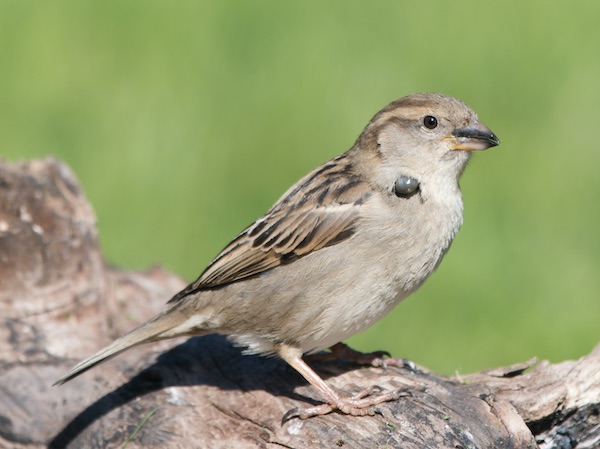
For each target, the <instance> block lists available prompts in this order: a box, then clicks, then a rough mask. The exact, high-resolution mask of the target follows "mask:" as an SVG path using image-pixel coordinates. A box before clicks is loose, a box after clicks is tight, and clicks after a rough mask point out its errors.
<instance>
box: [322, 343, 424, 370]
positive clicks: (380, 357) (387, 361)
mask: <svg viewBox="0 0 600 449" xmlns="http://www.w3.org/2000/svg"><path fill="white" fill-rule="evenodd" d="M329 350H330V352H328V353H323V354H315V355H314V356H310V357H317V360H327V361H329V360H338V359H344V360H348V361H350V362H354V363H356V364H359V365H371V366H374V367H377V368H386V367H388V366H396V367H399V368H406V369H409V370H411V371H416V369H417V367H416V366H415V364H414V363H413V362H412V361H410V360H407V359H396V358H392V357H390V353H389V352H386V351H375V352H367V353H365V352H360V351H357V350H355V349H352V348H351V347H350V346H348V345H347V344H345V343H337V344H335V345H333V346H332V347H331V348H329Z"/></svg>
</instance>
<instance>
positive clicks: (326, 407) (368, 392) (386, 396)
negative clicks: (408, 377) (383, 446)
mask: <svg viewBox="0 0 600 449" xmlns="http://www.w3.org/2000/svg"><path fill="white" fill-rule="evenodd" d="M409 395H410V393H409V392H408V391H407V390H405V389H398V390H393V391H382V390H381V388H379V387H377V386H373V387H369V388H365V389H364V390H362V391H359V392H358V393H356V394H354V395H353V396H351V397H350V398H345V399H344V398H341V397H335V398H330V401H329V402H328V403H325V404H321V405H316V406H314V407H306V408H294V409H292V410H290V411H288V412H287V413H286V414H285V415H284V416H283V418H282V423H285V422H287V421H288V420H290V419H292V418H300V419H308V418H312V417H313V416H320V415H326V414H328V413H331V412H333V411H338V412H340V413H343V414H345V415H350V416H373V415H375V414H379V415H381V414H382V412H381V410H379V409H378V408H377V407H375V406H376V405H378V404H381V403H382V402H388V401H395V400H397V399H399V398H401V397H402V396H409Z"/></svg>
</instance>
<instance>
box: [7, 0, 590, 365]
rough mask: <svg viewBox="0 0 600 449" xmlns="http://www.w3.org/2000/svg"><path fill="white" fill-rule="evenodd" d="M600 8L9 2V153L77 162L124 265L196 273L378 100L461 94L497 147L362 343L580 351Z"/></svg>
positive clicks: (496, 353)
mask: <svg viewBox="0 0 600 449" xmlns="http://www.w3.org/2000/svg"><path fill="white" fill-rule="evenodd" d="M599 17H600V3H598V2H591V1H589V0H587V1H582V0H574V1H571V2H562V3H555V4H554V3H551V2H547V1H542V0H524V1H516V0H512V1H505V2H482V1H475V0H473V1H468V0H455V1H453V2H404V1H374V2H359V1H349V0H345V1H342V0H333V1H327V2H322V1H312V0H311V1H303V2H283V1H275V0H270V1H266V0H255V1H241V0H240V1H230V0H225V1H224V0H219V1H217V0H214V1H179V0H174V1H152V0H143V1H142V0H139V1H134V0H132V1H125V0H119V1H116V0H107V1H101V2H92V1H85V0H77V1H62V0H61V1H53V2H48V1H35V0H31V1H23V0H3V1H1V2H0V154H1V155H2V156H3V157H5V158H7V159H9V160H15V161H16V160H21V159H28V158H36V157H42V156H46V155H54V156H56V157H58V158H59V159H61V160H63V161H65V162H66V163H68V164H69V165H70V166H71V167H72V169H73V171H74V172H75V173H76V174H77V176H78V177H79V179H80V181H81V183H82V184H83V186H84V189H85V191H86V193H87V196H88V197H89V200H90V201H91V203H92V204H93V206H94V208H95V210H96V213H97V216H98V224H99V228H100V236H101V242H102V246H103V248H104V252H105V255H106V258H107V259H108V260H109V261H110V262H111V263H114V264H116V265H119V266H122V267H127V268H135V269H143V268H146V267H149V266H151V265H153V264H156V263H161V264H163V265H164V266H165V267H166V268H167V269H169V270H172V271H174V272H176V273H178V274H180V275H181V276H182V277H184V278H186V279H189V280H191V279H193V278H195V277H196V276H197V275H198V274H199V273H200V271H201V270H202V269H203V268H204V267H205V266H206V265H207V264H208V263H209V262H210V260H211V259H212V258H213V257H214V256H215V255H216V253H217V252H218V251H219V250H220V249H221V248H222V247H223V246H224V245H226V244H227V243H228V242H229V240H230V239H231V238H232V237H234V236H235V235H236V234H237V233H238V232H239V231H240V230H242V229H243V228H244V227H245V226H246V225H247V224H249V223H250V222H252V221H253V220H254V219H255V218H257V217H258V216H259V215H260V214H262V213H263V212H264V211H265V210H266V209H267V208H268V207H269V206H270V205H271V204H272V202H273V201H275V200H276V199H277V198H278V197H279V195H280V194H281V193H283V191H284V190H285V189H286V188H287V187H288V186H289V185H290V184H292V183H293V182H295V181H296V180H297V179H298V178H299V177H300V176H302V175H303V174H305V173H306V172H307V171H308V170H310V169H312V168H314V167H315V166H317V165H318V164H320V163H322V162H324V161H325V160H327V159H329V158H331V157H332V156H334V155H337V154H339V153H341V152H343V151H345V150H346V149H347V148H349V147H350V146H351V145H352V143H353V142H354V139H355V138H356V137H357V136H358V134H359V133H360V131H361V130H362V128H363V126H364V125H365V124H366V123H367V121H368V120H369V119H370V118H371V116H372V115H373V114H374V113H375V112H376V111H377V110H378V109H380V108H381V107H382V106H384V105H385V104H387V103H388V102H390V101H391V100H393V99H396V98H398V97H400V96H403V95H405V94H409V93H412V92H417V91H440V92H444V93H448V94H451V95H454V96H457V97H459V98H461V99H463V100H464V101H466V102H467V103H468V104H470V105H471V106H472V107H473V108H474V109H475V110H476V111H477V112H478V113H479V115H480V117H481V119H482V121H483V122H484V123H485V124H487V125H488V126H489V127H490V128H491V129H493V130H494V132H496V133H497V134H498V135H499V137H500V138H501V140H502V145H501V146H500V147H498V148H494V149H492V150H490V151H488V152H485V153H480V154H477V155H476V157H475V158H474V160H473V162H472V163H471V164H470V167H469V169H468V170H467V172H466V173H465V175H464V177H463V179H462V187H463V192H464V197H465V206H466V209H465V224H464V226H463V229H462V231H461V233H460V234H459V236H458V238H457V239H456V241H455V243H454V245H453V247H452V250H451V251H450V253H449V254H448V256H447V257H446V259H445V261H444V263H442V265H441V267H440V269H439V270H438V272H437V273H436V274H435V275H434V276H433V277H432V278H431V279H430V280H429V281H428V282H427V283H426V285H425V286H424V287H423V288H422V289H421V290H420V291H419V292H418V293H417V294H415V295H413V296H412V297H411V298H410V299H408V300H407V301H405V302H404V303H403V304H401V305H400V306H399V307H397V308H396V309H395V310H394V311H393V312H392V313H391V314H390V315H389V316H387V317H386V318H385V319H384V320H383V321H381V322H380V323H378V324H377V325H376V326H374V327H373V328H371V329H370V330H368V331H367V332H365V333H363V334H361V335H357V336H356V337H354V338H352V339H351V341H350V343H351V344H353V345H354V346H355V347H356V348H358V349H362V350H371V349H388V350H390V351H391V352H392V353H393V355H395V356H403V357H408V358H410V359H412V360H414V361H416V362H418V363H421V364H424V365H426V366H428V367H429V368H431V369H435V370H439V371H441V372H445V373H453V372H455V371H460V372H468V371H472V370H476V369H482V368H485V367H491V366H497V365H502V364H510V363H513V362H518V361H522V360H524V359H528V358H529V357H532V356H538V357H541V358H549V359H550V360H552V361H560V360H563V359H567V358H577V357H579V356H581V355H583V354H585V353H588V352H589V351H590V350H591V349H592V347H593V346H594V345H595V344H596V343H597V342H598V341H599V340H600V338H599V336H600V326H599V318H600V301H599V299H598V292H599V290H600V289H599V287H600V273H599V271H600V270H599V269H600V231H599V230H600V207H599V201H598V198H599V192H600V176H599V175H598V167H599V162H600V143H599V139H598V130H599V129H600V123H599V122H600V112H599V107H598V106H599V104H600V83H599V80H600V57H599V56H598V48H599V47H600V28H599V27H598V26H597V21H598V18H599ZM0 288H1V287H0ZM166 299H167V298H165V300H166Z"/></svg>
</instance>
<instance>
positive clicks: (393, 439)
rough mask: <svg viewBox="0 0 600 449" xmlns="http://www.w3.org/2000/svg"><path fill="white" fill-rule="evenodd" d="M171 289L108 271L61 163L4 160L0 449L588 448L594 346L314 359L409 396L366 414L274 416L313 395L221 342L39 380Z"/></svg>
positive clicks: (343, 384) (595, 390)
mask: <svg viewBox="0 0 600 449" xmlns="http://www.w3.org/2000/svg"><path fill="white" fill-rule="evenodd" d="M183 286H184V282H183V281H182V280H181V279H179V278H177V277H176V276H173V275H171V274H169V273H166V272H164V271H163V270H162V269H160V268H154V269H151V270H149V271H146V272H130V271H122V270H118V269H114V268H111V267H107V266H106V264H105V263H104V262H103V260H102V255H101V252H100V248H99V244H98V238H97V232H96V226H95V217H94V213H93V211H92V208H91V207H90V206H89V204H88V203H87V201H86V199H85V197H84V195H83V193H82V191H81V189H80V188H79V186H78V183H77V181H76V180H75V178H74V176H73V175H72V174H71V172H70V171H69V170H68V169H67V168H66V167H65V166H64V165H63V164H61V163H59V162H57V161H55V160H53V159H46V160H38V161H31V162H27V163H21V164H9V163H4V162H0V320H1V321H2V326H1V327H0V332H1V338H0V447H3V448H4V447H6V448H41V447H50V448H64V447H69V448H82V447H98V448H100V447H125V446H126V447H128V448H134V447H145V448H147V447H160V448H189V447H196V448H246V447H264V448H276V447H278V448H281V447H287V448H311V447H315V448H316V447H338V448H343V447H347V448H374V447H386V448H419V449H423V448H465V449H466V448H503V449H504V448H507V449H508V448H519V449H522V448H528V447H538V445H539V447H541V448H544V449H549V448H560V449H564V448H580V449H582V448H596V447H600V346H598V347H597V348H596V349H595V350H594V351H593V352H592V353H591V354H590V355H588V356H586V357H583V358H581V359H579V360H577V361H566V362H563V363H559V364H554V365H552V364H550V363H547V362H541V363H539V364H535V363H534V362H533V361H532V362H527V363H524V364H519V365H515V366H512V367H507V368H497V369H494V370H487V371H482V372H480V373H475V374H470V375H466V376H461V377H453V378H449V377H445V376H440V375H436V374H435V373H431V372H429V371H427V370H426V369H424V368H422V367H419V366H417V367H415V368H409V367H407V368H392V367H389V368H385V369H382V368H366V367H359V366H356V365H353V364H351V363H349V362H345V361H343V360H338V361H334V362H316V363H313V366H314V367H315V369H317V370H318V371H319V373H320V374H321V375H323V376H324V377H325V379H326V380H327V382H328V383H329V384H330V385H332V386H333V387H334V388H336V389H339V390H340V391H343V392H351V391H359V390H360V389H362V388H364V387H368V386H371V385H378V386H379V387H381V388H384V389H392V388H394V389H395V388H404V389H405V391H406V392H407V394H406V396H404V397H402V398H401V399H399V400H398V401H396V402H390V403H386V404H382V405H381V406H380V407H379V409H380V411H381V414H380V415H376V416H373V417H360V418H354V417H348V416H344V415H341V414H336V413H332V414H329V415H326V416H323V417H317V418H312V419H309V420H306V421H301V420H298V419H292V420H290V421H287V422H285V423H283V424H282V422H281V419H282V417H283V415H284V414H285V412H287V411H288V410H290V409H292V408H294V407H303V406H307V405H310V404H314V403H318V402H319V401H320V398H319V397H318V396H317V394H316V392H315V391H314V390H313V389H312V388H311V387H310V386H308V385H307V384H306V382H305V381H304V380H303V379H302V378H301V377H300V376H299V375H298V374H297V373H296V372H295V371H294V370H292V369H291V368H290V367H288V366H287V365H285V364H284V363H283V362H281V361H279V360H276V359H269V358H261V357H249V356H243V355H242V354H241V351H240V350H239V349H238V348H235V347H233V346H232V345H230V344H229V343H228V342H227V340H226V339H225V338H223V337H220V336H209V337H201V338H191V339H189V340H187V341H183V340H179V341H171V342H162V343H160V344H152V345H147V346H144V347H141V348H138V349H136V350H134V351H131V352H129V353H127V354H126V355H124V356H121V357H118V358H116V359H115V360H113V361H110V362H108V363H107V364H105V365H102V366H101V367H99V368H96V369H94V370H93V371H91V372H90V373H86V374H85V375H83V376H81V377H80V378H77V379H75V380H73V381H71V382H69V383H67V384H66V385H64V386H62V387H60V388H57V387H51V384H52V383H53V382H54V381H55V380H56V379H58V378H59V377H60V375H62V374H63V373H64V372H65V371H66V370H67V368H69V367H70V366H71V365H72V364H73V363H75V362H77V361H79V359H81V358H83V357H85V356H87V355H90V354H91V353H92V352H94V351H95V350H97V349H98V348H100V347H101V346H102V345H104V344H106V343H108V342H109V341H110V340H111V339H113V338H115V337H116V336H118V335H120V334H123V333H124V332H126V331H127V330H130V329H131V328H132V327H134V326H135V325H136V324H138V323H140V322H142V321H144V320H146V319H147V318H149V317H150V316H152V315H153V314H155V313H156V312H157V311H159V310H160V309H161V308H162V307H163V304H164V302H165V301H166V299H168V298H169V297H170V296H171V295H172V294H173V293H175V292H176V291H177V290H178V289H180V288H181V287H183ZM534 365H535V366H534Z"/></svg>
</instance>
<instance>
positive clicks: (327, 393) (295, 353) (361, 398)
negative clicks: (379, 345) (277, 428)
mask: <svg viewBox="0 0 600 449" xmlns="http://www.w3.org/2000/svg"><path fill="white" fill-rule="evenodd" d="M277 352H278V354H279V355H280V356H281V358H282V359H283V360H285V361H286V362H287V363H288V364H289V365H290V366H291V367H292V368H294V369H295V370H296V371H298V372H299V373H300V374H302V376H303V377H304V378H305V379H306V380H307V381H308V382H309V383H310V384H311V385H312V386H313V387H315V388H316V389H317V390H318V391H319V393H321V395H322V396H323V398H324V399H325V401H326V403H325V404H322V405H317V406H314V407H307V408H304V409H292V410H290V411H289V412H287V413H286V414H285V415H284V417H283V421H284V422H285V421H287V420H288V419H290V418H293V417H298V418H300V419H307V418H310V417H312V416H318V415H326V414H327V413H331V412H332V411H334V410H339V411H340V412H342V413H344V414H347V415H352V416H365V415H374V414H375V413H377V410H376V409H375V408H374V407H373V406H374V405H377V404H381V403H382V402H387V401H394V400H396V399H399V398H400V397H401V396H404V395H405V394H406V393H405V391H404V390H394V391H384V392H382V391H381V390H380V389H379V387H370V388H367V389H365V390H363V391H360V392H359V393H357V394H355V395H354V396H351V397H350V398H342V397H341V396H340V395H338V394H337V393H336V392H335V391H334V390H333V389H332V388H331V387H330V386H329V385H327V384H326V383H325V381H324V380H323V379H322V378H321V377H320V376H319V375H318V374H317V373H316V372H314V371H313V370H312V369H311V368H310V366H308V365H307V364H306V362H305V361H304V360H302V350H301V349H299V348H295V347H292V346H288V345H281V346H280V347H279V348H278V351H277Z"/></svg>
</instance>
